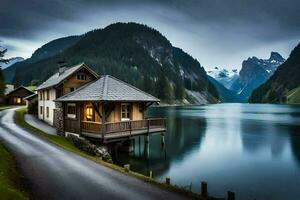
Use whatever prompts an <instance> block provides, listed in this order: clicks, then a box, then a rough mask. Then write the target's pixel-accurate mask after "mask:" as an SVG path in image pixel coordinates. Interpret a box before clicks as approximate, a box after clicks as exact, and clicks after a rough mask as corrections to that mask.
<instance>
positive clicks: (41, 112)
mask: <svg viewBox="0 0 300 200" xmlns="http://www.w3.org/2000/svg"><path fill="white" fill-rule="evenodd" d="M40 114H41V115H42V114H43V106H40Z"/></svg>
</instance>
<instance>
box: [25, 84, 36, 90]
mask: <svg viewBox="0 0 300 200" xmlns="http://www.w3.org/2000/svg"><path fill="white" fill-rule="evenodd" d="M26 88H27V89H28V90H30V91H34V90H35V89H36V88H37V87H36V86H33V85H30V86H27V87H26Z"/></svg>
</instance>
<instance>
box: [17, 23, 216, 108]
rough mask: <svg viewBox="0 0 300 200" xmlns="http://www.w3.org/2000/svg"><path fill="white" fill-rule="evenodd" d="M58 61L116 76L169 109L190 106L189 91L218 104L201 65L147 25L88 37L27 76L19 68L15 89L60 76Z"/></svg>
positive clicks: (111, 28) (40, 63)
mask: <svg viewBox="0 0 300 200" xmlns="http://www.w3.org/2000/svg"><path fill="white" fill-rule="evenodd" d="M61 60H65V61H67V63H68V65H73V64H77V63H79V62H85V63H86V64H87V65H88V66H90V67H92V68H93V70H95V71H96V72H97V73H99V74H110V75H113V76H116V77H118V78H119V79H121V80H123V81H126V82H128V83H130V84H132V85H134V86H136V87H138V88H140V89H143V90H145V91H146V92H148V93H150V94H152V95H155V96H157V97H159V98H160V99H162V100H163V101H165V102H167V103H172V102H173V100H175V101H181V102H184V101H186V102H189V101H193V100H192V98H190V96H189V95H188V93H187V90H192V91H196V92H199V94H201V95H202V96H203V97H205V96H209V95H211V96H212V97H214V98H212V99H215V100H213V102H212V101H211V100H210V102H211V103H215V102H217V98H218V92H217V90H216V88H215V87H214V86H213V84H212V83H211V82H210V81H209V80H208V78H207V75H206V72H205V70H204V68H203V67H202V66H201V65H200V63H199V62H198V61H197V60H196V59H194V58H193V57H191V56H190V55H188V54H187V53H185V52H184V51H183V50H182V49H180V48H177V47H174V46H172V44H171V43H170V42H169V40H167V38H165V37H164V36H163V35H162V34H161V33H160V32H158V31H157V30H155V29H153V28H150V27H148V26H146V25H141V24H136V23H115V24H112V25H109V26H107V27H105V28H104V29H96V30H93V31H90V32H87V33H85V34H83V35H81V36H80V39H79V40H78V41H77V42H75V43H74V44H73V45H71V46H69V47H68V48H66V49H64V50H63V51H60V52H56V54H55V55H54V56H51V57H47V58H44V59H41V60H38V61H36V62H33V63H29V64H27V65H26V72H24V70H23V69H22V67H17V68H16V72H15V76H14V79H13V83H14V84H16V85H20V84H25V85H26V84H29V83H30V82H31V81H32V80H36V82H38V83H41V82H42V81H43V80H45V79H47V77H49V76H50V75H51V74H53V73H55V72H56V71H57V70H58V65H57V62H58V61H61ZM40 66H43V68H42V69H41V67H40ZM37 72H39V73H37Z"/></svg>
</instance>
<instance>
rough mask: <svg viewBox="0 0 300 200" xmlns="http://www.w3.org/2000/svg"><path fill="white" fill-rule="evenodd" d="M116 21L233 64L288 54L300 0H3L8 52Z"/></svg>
mask: <svg viewBox="0 0 300 200" xmlns="http://www.w3.org/2000/svg"><path fill="white" fill-rule="evenodd" d="M114 22H139V23H143V24H147V25H149V26H151V27H153V28H156V29H157V30H159V31H160V32H161V33H162V34H164V35H165V36H166V37H167V38H168V39H169V40H170V41H171V43H172V44H173V46H177V47H180V48H182V49H183V50H185V51H186V52H188V53H189V54H191V55H192V56H193V57H194V58H196V59H197V60H198V61H199V62H200V63H201V65H202V66H204V67H205V68H206V69H211V68H213V67H215V66H218V67H224V68H228V69H234V68H240V67H241V62H242V61H243V60H244V59H247V58H248V57H249V56H257V57H259V58H268V57H269V55H270V52H271V51H278V52H279V53H280V54H282V55H283V56H284V57H287V56H288V55H289V53H290V51H291V50H292V49H293V48H294V47H295V46H296V45H297V44H298V43H299V42H300V1H299V0H160V1H159V0H152V1H150V0H144V1H143V0H128V1H126V0H90V1H88V0H26V1H24V0H0V40H2V45H5V46H6V47H7V48H8V53H7V56H8V57H11V56H23V57H25V58H27V57H30V56H31V54H32V53H33V51H34V50H36V49H37V48H38V47H40V46H41V45H43V44H45V43H46V42H49V41H51V40H53V39H56V38H58V37H63V36H68V35H76V34H82V33H85V32H87V31H89V30H92V29H95V28H103V27H105V26H107V25H109V24H111V23H114Z"/></svg>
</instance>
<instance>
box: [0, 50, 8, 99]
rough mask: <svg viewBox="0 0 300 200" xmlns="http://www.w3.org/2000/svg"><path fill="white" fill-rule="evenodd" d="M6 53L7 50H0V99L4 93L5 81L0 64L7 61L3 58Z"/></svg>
mask: <svg viewBox="0 0 300 200" xmlns="http://www.w3.org/2000/svg"><path fill="white" fill-rule="evenodd" d="M6 51H7V49H4V50H0V98H3V97H4V92H5V81H4V76H3V73H2V67H1V63H6V62H7V61H8V60H6V59H4V58H3V57H4V54H5V53H6Z"/></svg>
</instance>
